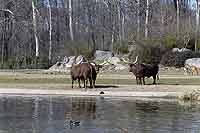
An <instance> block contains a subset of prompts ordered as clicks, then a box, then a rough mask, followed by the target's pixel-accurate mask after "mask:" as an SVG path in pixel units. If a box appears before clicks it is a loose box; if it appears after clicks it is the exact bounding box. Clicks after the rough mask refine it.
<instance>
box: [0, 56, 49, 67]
mask: <svg viewBox="0 0 200 133" xmlns="http://www.w3.org/2000/svg"><path fill="white" fill-rule="evenodd" d="M49 66H50V64H49V60H48V58H47V57H38V58H37V59H36V58H35V57H29V56H27V57H15V58H10V59H9V60H8V61H7V62H4V64H1V65H0V68H1V69H46V68H48V67H49Z"/></svg>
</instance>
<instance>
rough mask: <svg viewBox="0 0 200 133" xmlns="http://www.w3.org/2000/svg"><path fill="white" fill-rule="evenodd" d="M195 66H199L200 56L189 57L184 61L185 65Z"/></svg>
mask: <svg viewBox="0 0 200 133" xmlns="http://www.w3.org/2000/svg"><path fill="white" fill-rule="evenodd" d="M186 65H188V66H196V67H197V68H200V58H191V59H187V60H186V61H185V66H186Z"/></svg>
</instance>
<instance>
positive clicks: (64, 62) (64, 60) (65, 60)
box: [62, 56, 70, 64]
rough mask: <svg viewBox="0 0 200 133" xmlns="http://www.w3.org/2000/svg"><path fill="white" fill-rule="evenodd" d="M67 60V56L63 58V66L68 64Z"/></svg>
mask: <svg viewBox="0 0 200 133" xmlns="http://www.w3.org/2000/svg"><path fill="white" fill-rule="evenodd" d="M69 60H70V59H69V58H68V57H67V56H65V57H64V58H63V61H62V62H63V64H67V63H68V62H69Z"/></svg>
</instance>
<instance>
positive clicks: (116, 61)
mask: <svg viewBox="0 0 200 133" xmlns="http://www.w3.org/2000/svg"><path fill="white" fill-rule="evenodd" d="M107 61H108V62H109V63H110V64H113V65H118V64H119V63H120V62H121V60H120V58H119V57H109V58H108V60H107Z"/></svg>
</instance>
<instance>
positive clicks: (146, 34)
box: [145, 0, 149, 39]
mask: <svg viewBox="0 0 200 133" xmlns="http://www.w3.org/2000/svg"><path fill="white" fill-rule="evenodd" d="M146 2H147V5H146V18H145V38H146V39H147V38H148V32H149V31H148V24H149V0H146Z"/></svg>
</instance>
